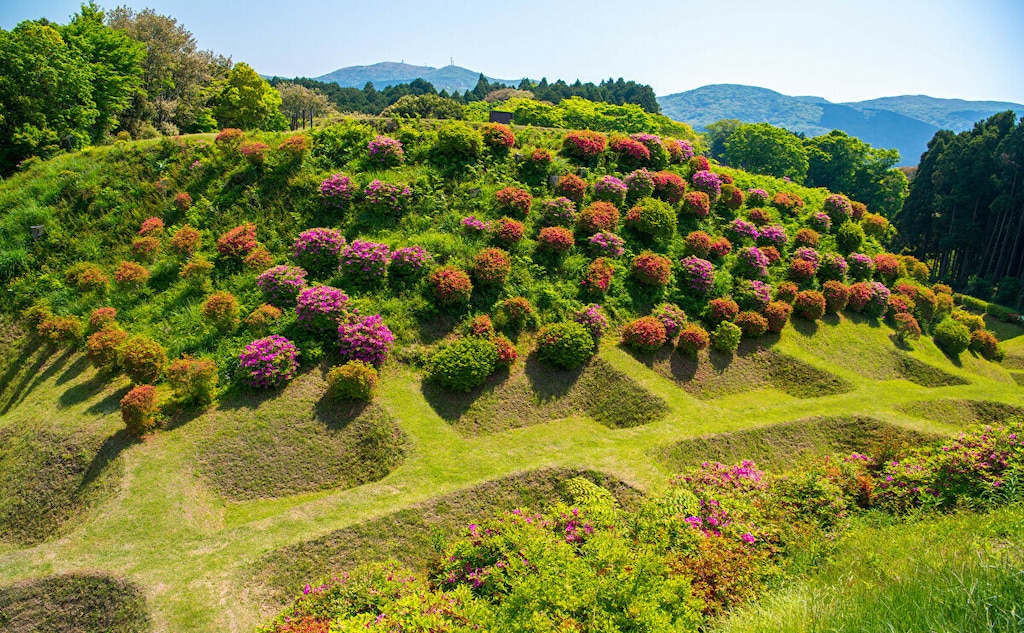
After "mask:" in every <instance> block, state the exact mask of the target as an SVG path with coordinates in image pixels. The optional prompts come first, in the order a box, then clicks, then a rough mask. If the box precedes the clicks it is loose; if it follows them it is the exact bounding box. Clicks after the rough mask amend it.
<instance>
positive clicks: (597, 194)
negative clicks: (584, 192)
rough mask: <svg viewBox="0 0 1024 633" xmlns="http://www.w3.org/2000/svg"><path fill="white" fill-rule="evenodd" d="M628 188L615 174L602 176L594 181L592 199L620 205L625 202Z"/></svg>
mask: <svg viewBox="0 0 1024 633" xmlns="http://www.w3.org/2000/svg"><path fill="white" fill-rule="evenodd" d="M628 190H629V188H628V187H626V184H625V183H624V182H622V181H621V180H619V179H618V178H616V177H615V176H604V177H603V178H601V179H600V180H598V181H597V182H595V183H594V200H603V201H605V202H611V203H612V204H614V205H618V206H621V205H622V204H623V203H625V202H626V193H627V192H628Z"/></svg>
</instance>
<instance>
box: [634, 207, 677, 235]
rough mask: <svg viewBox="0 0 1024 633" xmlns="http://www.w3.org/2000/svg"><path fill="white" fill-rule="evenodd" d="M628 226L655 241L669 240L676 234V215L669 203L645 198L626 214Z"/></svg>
mask: <svg viewBox="0 0 1024 633" xmlns="http://www.w3.org/2000/svg"><path fill="white" fill-rule="evenodd" d="M626 224H628V225H629V226H631V227H632V228H633V229H634V230H636V231H638V232H640V233H643V234H645V235H649V236H651V237H652V238H654V239H657V240H668V239H671V237H672V236H673V235H675V232H676V213H675V211H673V210H672V207H671V206H669V204H668V203H667V202H662V201H661V200H656V199H654V198H644V199H642V200H640V201H639V202H638V203H637V204H636V206H634V207H633V208H632V209H630V210H629V213H627V214H626Z"/></svg>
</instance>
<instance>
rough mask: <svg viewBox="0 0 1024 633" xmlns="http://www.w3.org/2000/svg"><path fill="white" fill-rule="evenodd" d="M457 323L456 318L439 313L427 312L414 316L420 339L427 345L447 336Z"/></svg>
mask: <svg viewBox="0 0 1024 633" xmlns="http://www.w3.org/2000/svg"><path fill="white" fill-rule="evenodd" d="M457 321H458V318H457V317H455V316H454V315H452V314H446V313H441V312H434V311H429V312H423V313H421V314H417V315H416V323H417V325H419V327H420V337H421V338H422V339H423V342H424V343H425V344H427V345H429V344H431V343H436V342H437V341H440V340H441V339H443V338H444V337H446V336H448V333H449V332H451V331H452V328H453V327H455V323H456V322H457Z"/></svg>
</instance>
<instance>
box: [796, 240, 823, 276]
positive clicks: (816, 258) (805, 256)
mask: <svg viewBox="0 0 1024 633" xmlns="http://www.w3.org/2000/svg"><path fill="white" fill-rule="evenodd" d="M793 259H802V260H804V261H805V262H810V263H811V264H812V265H813V266H814V271H815V272H817V271H818V266H819V265H820V264H821V255H819V254H818V251H816V250H814V249H813V248H809V247H807V246H801V247H800V248H798V249H796V250H795V251H793Z"/></svg>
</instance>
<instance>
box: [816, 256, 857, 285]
mask: <svg viewBox="0 0 1024 633" xmlns="http://www.w3.org/2000/svg"><path fill="white" fill-rule="evenodd" d="M848 268H849V265H848V264H847V263H846V260H845V259H843V256H842V255H840V254H839V253H825V254H824V255H822V256H821V263H819V264H818V272H817V275H818V279H819V280H820V281H821V282H826V281H832V280H835V281H843V280H844V279H846V271H847V269H848Z"/></svg>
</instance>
